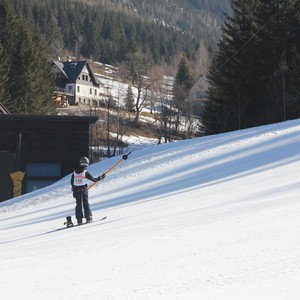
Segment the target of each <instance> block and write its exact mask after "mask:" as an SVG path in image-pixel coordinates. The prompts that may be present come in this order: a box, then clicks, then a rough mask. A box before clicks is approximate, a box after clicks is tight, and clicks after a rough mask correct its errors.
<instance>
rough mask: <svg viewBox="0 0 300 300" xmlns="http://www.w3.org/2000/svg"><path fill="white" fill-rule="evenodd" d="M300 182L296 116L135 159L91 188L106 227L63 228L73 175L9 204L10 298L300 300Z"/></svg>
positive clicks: (2, 239) (5, 217) (152, 150)
mask: <svg viewBox="0 0 300 300" xmlns="http://www.w3.org/2000/svg"><path fill="white" fill-rule="evenodd" d="M119 159H120V157H115V158H112V159H109V160H106V161H103V162H100V163H98V164H94V165H92V166H90V167H89V170H90V171H91V173H93V174H94V175H97V174H101V173H103V172H104V171H106V170H108V169H109V168H110V167H111V166H112V165H113V164H114V163H115V162H117V161H118V160H119ZM299 175H300V120H295V121H289V122H285V123H280V124H275V125H269V126H262V127H257V128H252V129H247V130H242V131H236V132H232V133H226V134H220V135H215V136H210V137H205V138H199V139H193V140H186V141H182V142H176V143H172V144H163V145H158V146H149V147H148V148H145V149H143V150H139V151H135V152H133V153H132V154H130V156H129V159H128V160H127V161H124V162H122V163H121V164H120V165H119V166H118V167H117V168H116V169H115V170H114V171H113V172H111V173H110V174H109V175H108V176H107V178H106V179H105V180H104V181H103V182H100V183H98V184H97V185H96V186H95V187H94V188H93V189H91V190H90V203H91V205H92V210H93V213H94V219H95V220H97V219H98V220H99V219H100V218H101V217H103V216H105V215H107V216H108V218H107V219H106V220H105V221H101V222H94V223H92V224H89V225H84V226H79V227H75V228H72V229H66V230H61V231H56V229H57V228H59V227H61V226H62V223H63V222H64V218H65V216H67V215H74V199H73V198H72V196H71V192H70V186H69V179H70V178H69V176H67V177H66V178H64V179H62V180H61V181H59V182H57V183H56V184H54V185H52V186H50V187H47V188H44V189H42V190H39V191H36V192H33V193H31V194H27V195H24V196H21V197H19V198H16V199H13V200H9V201H6V202H4V203H1V204H0V214H1V219H0V233H1V234H0V251H1V252H0V253H1V260H0V272H1V273H0V274H1V280H0V292H1V299H2V300H6V299H7V300H13V299H17V300H19V299H23V300H24V299H29V300H40V299H43V300H48V299H49V300H50V299H51V300H54V299H55V300H59V299H68V300H71V299H74V300H77V299H85V300H89V299H95V300H98V299H103V300H116V299H118V300H119V299H130V300H134V299H136V300H146V299H147V300H155V299H163V300H177V299H178V300H183V299H188V300H191V299H192V300H198V299H208V300H211V299H220V300H226V299H228V300H233V299H243V300H244V299H272V300H274V299H293V300H294V299H300V288H299V281H300V255H299V253H300V201H299V195H300V182H299V181H300V176H299Z"/></svg>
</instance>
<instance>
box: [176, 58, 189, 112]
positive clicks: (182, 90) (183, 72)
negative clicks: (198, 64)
mask: <svg viewBox="0 0 300 300" xmlns="http://www.w3.org/2000/svg"><path fill="white" fill-rule="evenodd" d="M192 85H193V82H192V78H191V75H190V71H189V68H188V65H187V61H186V58H185V57H182V58H181V60H180V62H179V65H178V68H177V72H176V76H175V82H174V85H173V94H174V100H175V106H176V107H177V108H178V109H179V110H180V111H184V110H185V107H186V103H185V100H186V98H187V97H188V93H189V91H190V89H191V87H192Z"/></svg>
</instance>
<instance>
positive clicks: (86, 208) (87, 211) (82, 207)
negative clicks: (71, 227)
mask: <svg viewBox="0 0 300 300" xmlns="http://www.w3.org/2000/svg"><path fill="white" fill-rule="evenodd" d="M73 196H74V198H75V199H76V207H75V216H76V219H77V220H82V219H83V217H85V218H86V220H90V219H91V218H92V211H91V208H90V204H89V194H88V189H87V187H86V186H85V187H82V188H81V187H80V188H78V187H74V191H73ZM83 212H84V213H83Z"/></svg>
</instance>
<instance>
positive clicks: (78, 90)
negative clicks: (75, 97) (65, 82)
mask: <svg viewBox="0 0 300 300" xmlns="http://www.w3.org/2000/svg"><path fill="white" fill-rule="evenodd" d="M79 92H80V86H79V85H78V86H77V93H79Z"/></svg>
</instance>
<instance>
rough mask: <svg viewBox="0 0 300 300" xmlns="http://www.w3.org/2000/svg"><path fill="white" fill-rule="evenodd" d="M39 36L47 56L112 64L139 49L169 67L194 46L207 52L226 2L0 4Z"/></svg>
mask: <svg viewBox="0 0 300 300" xmlns="http://www.w3.org/2000/svg"><path fill="white" fill-rule="evenodd" d="M4 1H5V2H6V3H7V4H10V5H12V6H13V11H14V13H15V14H16V15H17V16H18V17H21V18H24V20H25V21H26V23H27V24H28V25H29V26H30V28H31V29H32V30H34V31H37V32H39V33H40V34H41V36H42V37H43V40H44V42H45V44H46V46H47V49H49V54H50V56H51V57H53V58H56V57H57V56H61V55H62V53H63V52H66V51H67V52H68V53H70V54H72V55H74V56H76V57H80V56H82V57H85V58H91V59H94V60H99V61H101V62H103V63H109V64H117V63H119V62H122V61H124V60H125V59H126V56H127V54H128V53H131V52H135V51H136V50H137V49H141V50H142V51H143V52H146V53H149V54H150V56H151V58H152V59H153V62H154V63H160V62H162V61H163V62H167V63H170V62H171V61H172V59H173V58H174V56H176V55H178V54H180V53H185V55H186V56H187V57H188V58H190V59H192V57H193V55H194V53H195V51H196V50H197V48H199V45H200V44H202V45H205V47H206V49H209V51H212V49H214V48H215V47H216V43H217V40H218V37H219V33H218V28H219V25H220V23H221V22H222V20H223V13H222V10H225V11H226V10H227V11H228V4H227V3H228V1H227V0H218V1H217V0H215V1H210V0H205V1H200V2H199V1H191V0H190V1H179V0H176V1H158V0H152V1H144V0H143V1H140V0H139V1H133V0H132V1H126V2H124V1H120V0H119V1H117V0H109V1H108V0H76V1H74V0H73V1H72V0H52V1H48V0H39V1H37V0H27V1H23V0H4Z"/></svg>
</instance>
